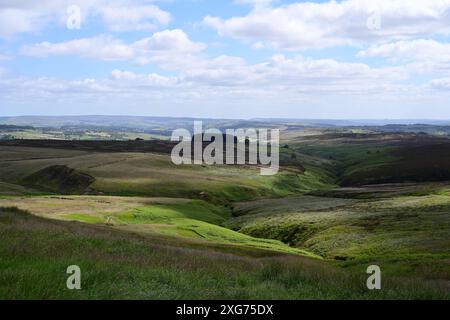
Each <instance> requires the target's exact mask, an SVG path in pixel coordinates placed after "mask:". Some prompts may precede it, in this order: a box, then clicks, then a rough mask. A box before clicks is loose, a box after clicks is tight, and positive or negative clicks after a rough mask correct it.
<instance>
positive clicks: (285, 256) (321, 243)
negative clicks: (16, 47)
mask: <svg viewBox="0 0 450 320" xmlns="http://www.w3.org/2000/svg"><path fill="white" fill-rule="evenodd" d="M88 120H89V121H88ZM88 120H86V119H83V118H70V117H69V118H66V119H65V118H46V117H34V118H33V117H25V118H4V119H0V137H2V139H1V140H0V256H1V259H0V299H61V298H68V299H448V298H450V138H449V136H448V134H449V132H450V127H447V126H446V124H443V123H439V124H415V125H414V124H398V125H395V124H392V123H390V124H387V125H382V124H373V123H370V124H368V125H364V124H360V123H347V122H344V123H340V122H339V123H331V122H330V123H326V122H324V121H320V122H311V121H301V120H289V121H288V120H277V119H273V120H258V119H256V120H248V121H244V120H242V121H241V120H207V119H204V120H205V123H206V124H207V126H211V127H217V128H220V129H221V130H223V129H227V128H238V127H239V128H251V127H270V128H279V129H280V130H281V139H282V141H281V144H280V145H281V149H280V160H281V170H280V172H279V173H278V174H277V175H275V176H261V175H259V168H257V167H255V166H251V165H239V166H234V165H215V166H206V165H203V166H201V165H200V166H197V165H185V166H176V165H174V164H172V162H171V160H170V150H171V149H172V147H173V143H171V142H170V141H169V138H170V134H171V132H172V130H173V129H176V128H183V127H185V128H190V127H192V119H184V118H183V119H176V118H139V117H133V118H127V117H122V118H120V117H107V118H103V117H90V118H89V119H88ZM69 265H79V266H80V268H81V270H82V274H83V277H82V279H83V280H82V290H79V291H78V290H75V291H71V290H67V288H66V278H67V274H66V272H65V271H66V268H67V266H69ZM369 265H379V266H380V268H381V269H382V274H383V286H382V290H375V291H370V290H368V289H367V287H366V279H367V277H368V275H367V274H366V269H367V267H368V266H369Z"/></svg>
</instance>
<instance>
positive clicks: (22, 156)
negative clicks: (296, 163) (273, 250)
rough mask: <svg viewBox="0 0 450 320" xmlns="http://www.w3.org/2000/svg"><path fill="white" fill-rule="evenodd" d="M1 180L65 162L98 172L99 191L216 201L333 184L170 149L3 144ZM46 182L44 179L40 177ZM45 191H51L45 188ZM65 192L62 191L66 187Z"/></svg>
mask: <svg viewBox="0 0 450 320" xmlns="http://www.w3.org/2000/svg"><path fill="white" fill-rule="evenodd" d="M0 164H1V166H0V177H1V181H3V182H7V183H10V184H15V185H25V186H30V185H31V186H34V187H36V184H33V181H30V180H32V177H33V174H35V173H36V172H39V171H40V170H43V169H45V168H48V167H51V166H54V165H64V166H67V167H68V168H71V169H76V170H78V171H79V172H82V173H86V174H87V175H89V176H92V177H93V178H94V179H95V181H94V182H93V184H92V185H90V188H91V189H93V190H95V192H97V193H98V194H108V195H122V196H150V197H160V196H165V197H181V198H201V199H206V200H209V201H212V202H222V203H224V202H229V201H242V200H248V199H252V198H257V197H263V196H269V197H274V196H285V195H289V194H293V193H298V192H307V191H311V190H316V189H321V188H329V187H330V186H331V185H332V184H331V183H332V181H331V179H330V178H329V177H328V176H327V175H326V174H324V173H323V170H321V169H320V168H315V167H311V168H308V169H307V171H305V172H303V171H298V170H295V169H292V168H289V170H282V171H281V172H280V173H279V174H278V175H276V176H272V177H267V176H266V177H264V176H261V175H260V174H259V168H256V167H250V166H197V165H193V166H176V165H174V164H172V162H171V159H170V157H169V156H168V155H164V154H154V153H132V152H114V153H106V152H88V151H80V150H66V149H50V148H29V147H13V146H7V147H2V148H1V150H0ZM39 185H42V181H41V182H40V183H39ZM42 191H43V192H48V190H45V188H44V189H43V190H42ZM60 192H61V193H63V192H62V191H60Z"/></svg>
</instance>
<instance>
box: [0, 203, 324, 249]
mask: <svg viewBox="0 0 450 320" xmlns="http://www.w3.org/2000/svg"><path fill="white" fill-rule="evenodd" d="M0 206H2V207H11V206H17V207H18V208H20V209H22V210H27V211H29V212H31V213H33V214H35V215H37V216H42V217H46V218H51V219H58V220H68V221H79V222H85V223H91V224H105V225H109V226H110V227H112V228H116V229H121V230H127V231H131V232H136V233H140V234H152V235H162V236H167V237H172V238H177V239H179V241H185V240H186V241H189V240H193V241H197V242H213V243H216V244H229V245H235V246H244V247H252V248H261V249H265V250H272V251H276V252H286V253H292V254H300V255H306V256H311V257H315V255H313V254H311V253H309V252H307V251H305V250H301V249H298V248H291V247H289V246H287V245H285V244H283V243H281V242H280V241H277V240H266V239H260V238H254V237H251V236H248V235H245V234H242V233H238V232H235V231H232V230H230V229H227V228H225V227H223V226H221V225H222V224H223V223H224V222H225V221H226V220H227V219H229V218H230V211H229V209H227V208H225V207H220V206H216V205H212V204H210V203H207V202H205V201H202V200H189V199H169V198H153V199H152V198H137V197H100V196H64V197H58V196H47V197H45V196H43V197H24V198H7V199H0ZM180 238H181V239H180Z"/></svg>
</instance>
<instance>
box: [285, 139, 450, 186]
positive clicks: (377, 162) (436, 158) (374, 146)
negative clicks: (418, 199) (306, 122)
mask: <svg viewBox="0 0 450 320" xmlns="http://www.w3.org/2000/svg"><path fill="white" fill-rule="evenodd" d="M292 148H293V149H295V150H296V151H297V152H300V153H303V154H307V155H310V156H315V157H319V158H322V159H326V160H328V161H330V165H331V170H334V173H335V175H336V177H337V180H336V182H337V183H339V184H340V185H341V186H361V185H366V184H383V183H405V182H430V181H448V180H450V162H449V161H448V159H449V158H450V140H449V139H448V138H446V137H436V136H429V135H424V134H409V133H377V134H370V133H360V134H355V133H326V134H322V135H315V136H307V137H303V138H302V139H301V140H297V141H296V142H293V146H292Z"/></svg>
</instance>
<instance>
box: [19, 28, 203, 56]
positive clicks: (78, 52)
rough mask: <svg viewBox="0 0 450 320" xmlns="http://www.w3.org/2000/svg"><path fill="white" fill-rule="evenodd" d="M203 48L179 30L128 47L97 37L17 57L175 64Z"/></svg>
mask: <svg viewBox="0 0 450 320" xmlns="http://www.w3.org/2000/svg"><path fill="white" fill-rule="evenodd" d="M204 48H205V45H204V44H202V43H197V42H193V41H191V40H190V39H189V37H188V36H187V34H186V33H184V31H182V30H180V29H175V30H165V31H161V32H156V33H154V34H153V35H152V36H151V37H148V38H144V39H141V40H139V41H136V42H133V43H130V44H127V43H124V42H123V41H121V40H118V39H115V38H113V37H111V36H97V37H93V38H83V39H76V40H69V41H64V42H58V43H51V42H42V43H38V44H33V45H27V46H24V47H22V48H21V50H20V54H22V55H25V56H31V57H39V58H44V57H49V56H57V55H74V56H80V57H82V58H89V59H97V60H106V61H108V60H128V61H131V60H132V61H135V62H137V63H140V64H146V63H152V62H157V61H166V60H167V59H169V60H170V61H176V60H177V59H180V58H183V56H184V55H186V54H192V53H196V52H199V51H201V50H203V49H204Z"/></svg>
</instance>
